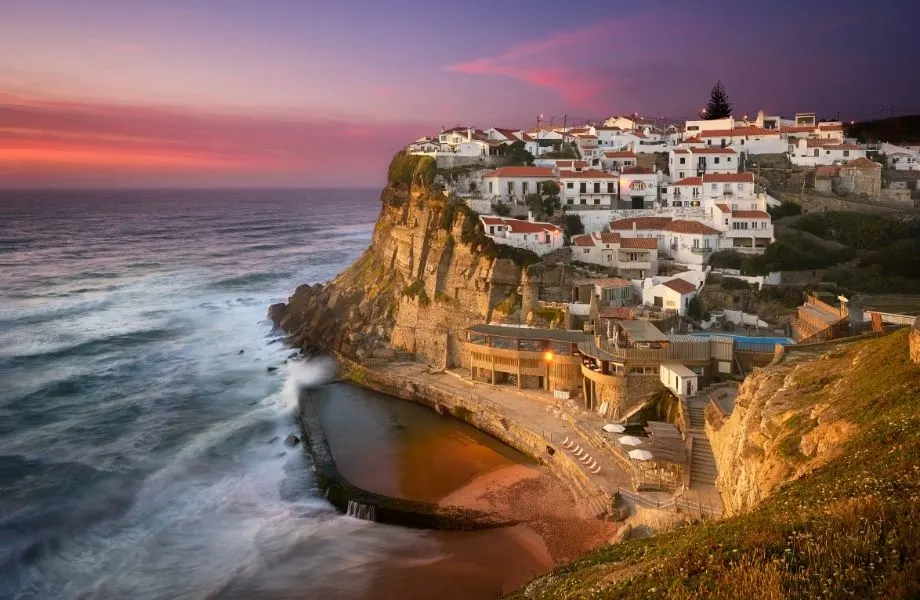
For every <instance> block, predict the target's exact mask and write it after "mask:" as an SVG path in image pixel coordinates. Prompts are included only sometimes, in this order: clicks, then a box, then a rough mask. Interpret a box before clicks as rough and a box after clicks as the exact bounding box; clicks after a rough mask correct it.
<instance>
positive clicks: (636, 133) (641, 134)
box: [633, 131, 648, 139]
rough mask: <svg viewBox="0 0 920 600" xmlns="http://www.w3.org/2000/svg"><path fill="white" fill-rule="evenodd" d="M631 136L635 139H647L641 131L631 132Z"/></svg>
mask: <svg viewBox="0 0 920 600" xmlns="http://www.w3.org/2000/svg"><path fill="white" fill-rule="evenodd" d="M633 135H634V136H636V137H637V138H643V139H644V138H646V137H648V136H646V135H645V134H644V133H642V132H641V131H634V132H633Z"/></svg>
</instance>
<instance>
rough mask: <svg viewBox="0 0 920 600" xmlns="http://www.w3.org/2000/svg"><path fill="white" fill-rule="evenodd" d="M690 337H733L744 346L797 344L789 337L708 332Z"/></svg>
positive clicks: (693, 334)
mask: <svg viewBox="0 0 920 600" xmlns="http://www.w3.org/2000/svg"><path fill="white" fill-rule="evenodd" d="M690 335H692V336H696V337H704V338H711V337H712V336H719V337H732V338H735V340H736V341H737V342H739V343H742V344H774V345H775V344H782V345H783V346H788V345H790V344H794V343H795V342H794V341H792V340H791V339H789V338H787V337H755V336H750V335H738V334H736V333H722V332H721V331H720V332H716V333H710V332H708V331H707V332H699V333H691V334H690Z"/></svg>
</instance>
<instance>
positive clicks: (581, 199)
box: [559, 169, 617, 210]
mask: <svg viewBox="0 0 920 600" xmlns="http://www.w3.org/2000/svg"><path fill="white" fill-rule="evenodd" d="M559 188H560V196H561V198H560V201H561V203H562V205H563V207H572V208H573V209H574V210H578V209H579V208H581V209H585V208H586V207H589V206H591V207H604V208H610V207H611V206H613V205H614V201H615V199H616V197H617V177H616V175H613V174H611V173H605V172H604V171H597V170H593V169H586V170H581V171H560V172H559Z"/></svg>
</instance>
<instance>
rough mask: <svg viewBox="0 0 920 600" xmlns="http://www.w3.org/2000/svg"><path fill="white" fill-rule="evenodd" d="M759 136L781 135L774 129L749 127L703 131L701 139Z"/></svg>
mask: <svg viewBox="0 0 920 600" xmlns="http://www.w3.org/2000/svg"><path fill="white" fill-rule="evenodd" d="M751 135H754V136H757V135H777V136H778V135H779V133H778V132H776V131H774V130H772V129H764V128H763V127H755V126H753V125H749V126H747V127H735V128H734V129H711V130H709V131H703V132H701V133H700V137H704V138H715V137H742V136H751Z"/></svg>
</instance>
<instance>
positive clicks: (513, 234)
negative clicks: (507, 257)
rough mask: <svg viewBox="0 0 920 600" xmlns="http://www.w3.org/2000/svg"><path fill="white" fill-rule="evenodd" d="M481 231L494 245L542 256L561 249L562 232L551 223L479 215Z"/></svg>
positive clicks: (562, 241)
mask: <svg viewBox="0 0 920 600" xmlns="http://www.w3.org/2000/svg"><path fill="white" fill-rule="evenodd" d="M479 221H480V222H481V223H482V227H483V231H484V232H485V234H486V235H487V236H488V237H489V238H491V239H492V241H494V242H495V243H496V244H502V245H505V246H513V247H515V248H523V249H525V250H530V251H532V252H535V253H537V254H538V255H541V256H542V255H544V254H546V253H547V252H552V251H553V250H557V249H559V248H562V245H563V243H564V240H563V235H562V230H561V229H559V228H558V227H556V226H555V225H553V224H552V223H540V222H535V221H522V220H520V219H509V218H506V217H496V216H491V215H488V216H487V215H480V217H479Z"/></svg>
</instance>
